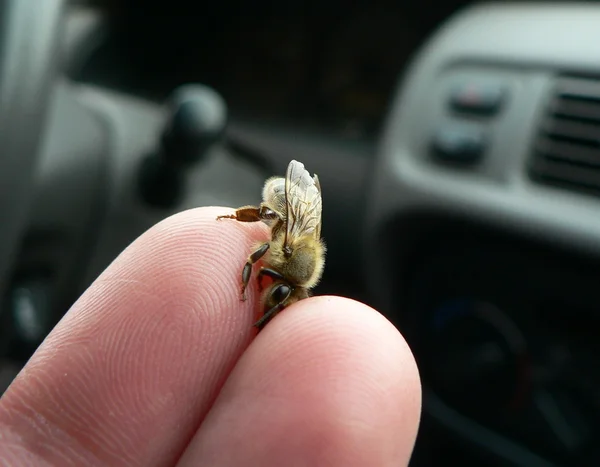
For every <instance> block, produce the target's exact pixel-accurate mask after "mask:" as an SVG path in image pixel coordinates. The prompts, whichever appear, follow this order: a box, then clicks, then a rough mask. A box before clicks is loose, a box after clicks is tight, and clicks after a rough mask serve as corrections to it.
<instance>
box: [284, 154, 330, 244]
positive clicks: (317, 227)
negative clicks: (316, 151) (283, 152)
mask: <svg viewBox="0 0 600 467" xmlns="http://www.w3.org/2000/svg"><path fill="white" fill-rule="evenodd" d="M285 199H286V205H287V217H286V221H287V226H286V238H285V244H286V245H289V242H290V241H291V240H292V239H294V238H297V237H300V236H303V235H307V234H311V233H312V234H313V235H314V236H315V237H317V238H319V237H320V236H321V213H322V211H323V201H322V199H321V186H320V184H319V178H318V177H317V176H316V175H315V176H314V177H311V176H310V174H309V173H308V171H307V170H306V169H305V168H304V164H302V163H301V162H298V161H294V160H293V161H291V162H290V165H288V169H287V174H286V176H285Z"/></svg>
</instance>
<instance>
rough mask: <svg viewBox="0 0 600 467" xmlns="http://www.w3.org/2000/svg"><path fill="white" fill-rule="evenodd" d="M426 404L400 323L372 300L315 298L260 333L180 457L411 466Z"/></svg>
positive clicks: (189, 460)
mask: <svg viewBox="0 0 600 467" xmlns="http://www.w3.org/2000/svg"><path fill="white" fill-rule="evenodd" d="M420 411H421V387H420V380H419V375H418V371H417V367H416V364H415V361H414V358H413V356H412V353H411V352H410V350H409V348H408V346H407V345H406V343H405V341H404V340H403V338H402V337H401V335H400V334H399V333H398V331H397V330H396V329H395V328H394V327H393V326H392V325H391V324H390V323H389V322H388V321H387V320H386V319H385V318H383V317H382V316H381V315H380V314H378V313H377V312H375V311H374V310H372V309H371V308H369V307H367V306H366V305H362V304H360V303H358V302H355V301H352V300H349V299H342V298H336V297H318V298H311V299H307V300H304V301H301V302H298V303H297V304H295V305H292V306H291V307H289V308H288V309H286V310H285V311H283V312H282V313H280V314H279V315H278V316H277V317H275V318H274V319H273V321H271V322H270V323H269V324H268V325H267V326H266V328H265V330H264V331H262V332H261V333H260V334H259V335H258V337H257V339H256V340H255V341H254V342H253V343H252V345H251V346H250V347H249V348H248V350H247V351H246V352H245V353H244V355H243V356H242V358H241V359H240V360H239V361H238V363H237V366H236V367H235V368H234V370H233V371H232V373H231V375H230V376H229V379H228V380H227V383H226V384H225V386H224V387H223V389H222V391H221V393H220V395H219V397H218V399H217V400H216V402H215V404H214V405H213V407H212V409H211V411H210V413H209V414H208V416H207V417H206V419H205V420H204V423H203V424H202V426H201V428H200V430H199V431H198V433H196V436H195V437H194V439H193V440H192V442H191V443H190V446H189V447H188V449H187V450H186V452H185V453H184V455H183V457H182V459H181V461H180V463H179V465H180V466H181V467H187V466H196V465H210V466H218V467H225V466H248V467H250V466H263V467H269V466H281V465H286V466H340V467H341V466H344V467H352V466H360V467H364V466H373V467H380V466H390V467H391V466H394V467H397V466H400V465H407V464H408V460H409V457H410V454H411V452H412V449H413V446H414V442H415V437H416V433H417V429H418V425H419V417H420Z"/></svg>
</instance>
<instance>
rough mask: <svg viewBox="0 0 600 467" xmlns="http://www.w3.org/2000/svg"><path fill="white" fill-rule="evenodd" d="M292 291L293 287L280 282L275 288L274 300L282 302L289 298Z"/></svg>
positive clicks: (272, 295)
mask: <svg viewBox="0 0 600 467" xmlns="http://www.w3.org/2000/svg"><path fill="white" fill-rule="evenodd" d="M290 293H292V289H291V288H290V287H289V286H287V285H285V284H279V285H278V286H277V287H275V288H274V289H273V293H272V294H271V297H273V300H274V301H275V302H276V303H281V302H283V301H285V300H287V298H288V297H289V296H290Z"/></svg>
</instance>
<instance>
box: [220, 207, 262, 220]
mask: <svg viewBox="0 0 600 467" xmlns="http://www.w3.org/2000/svg"><path fill="white" fill-rule="evenodd" d="M219 219H235V220H236V221H239V222H258V221H259V220H261V219H260V208H257V207H256V206H242V207H241V208H239V209H236V210H235V214H226V215H224V216H217V220H219Z"/></svg>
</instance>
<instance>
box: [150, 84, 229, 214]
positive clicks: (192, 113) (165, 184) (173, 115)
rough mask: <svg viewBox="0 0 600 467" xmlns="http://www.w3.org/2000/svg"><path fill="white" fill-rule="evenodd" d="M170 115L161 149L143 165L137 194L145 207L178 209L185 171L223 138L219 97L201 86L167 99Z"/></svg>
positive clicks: (222, 105)
mask: <svg viewBox="0 0 600 467" xmlns="http://www.w3.org/2000/svg"><path fill="white" fill-rule="evenodd" d="M169 101H170V102H169V107H170V115H169V118H168V120H167V122H166V125H165V127H164V130H163V133H162V137H161V140H160V147H159V148H158V150H157V151H156V153H154V154H152V155H150V156H149V157H148V158H146V159H145V160H144V162H143V164H142V169H141V178H140V191H141V195H142V198H143V199H144V200H145V201H146V203H148V204H150V205H152V206H156V207H162V208H169V207H173V206H175V205H177V203H178V202H179V201H180V200H181V197H182V195H183V193H184V191H185V175H186V171H187V170H188V169H190V168H191V167H192V166H193V165H195V164H197V163H199V162H200V161H202V160H203V159H204V157H205V155H206V153H207V150H208V149H209V148H210V146H212V145H213V144H214V143H215V142H217V141H218V140H219V139H221V137H222V136H223V134H224V130H225V126H226V121H227V109H226V105H225V102H224V101H223V99H222V98H221V96H220V95H219V94H217V93H216V92H215V91H213V90H212V89H210V88H208V87H205V86H201V85H195V84H194V85H185V86H181V87H180V88H177V89H176V90H175V91H174V92H173V94H172V96H171V98H170V99H169Z"/></svg>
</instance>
